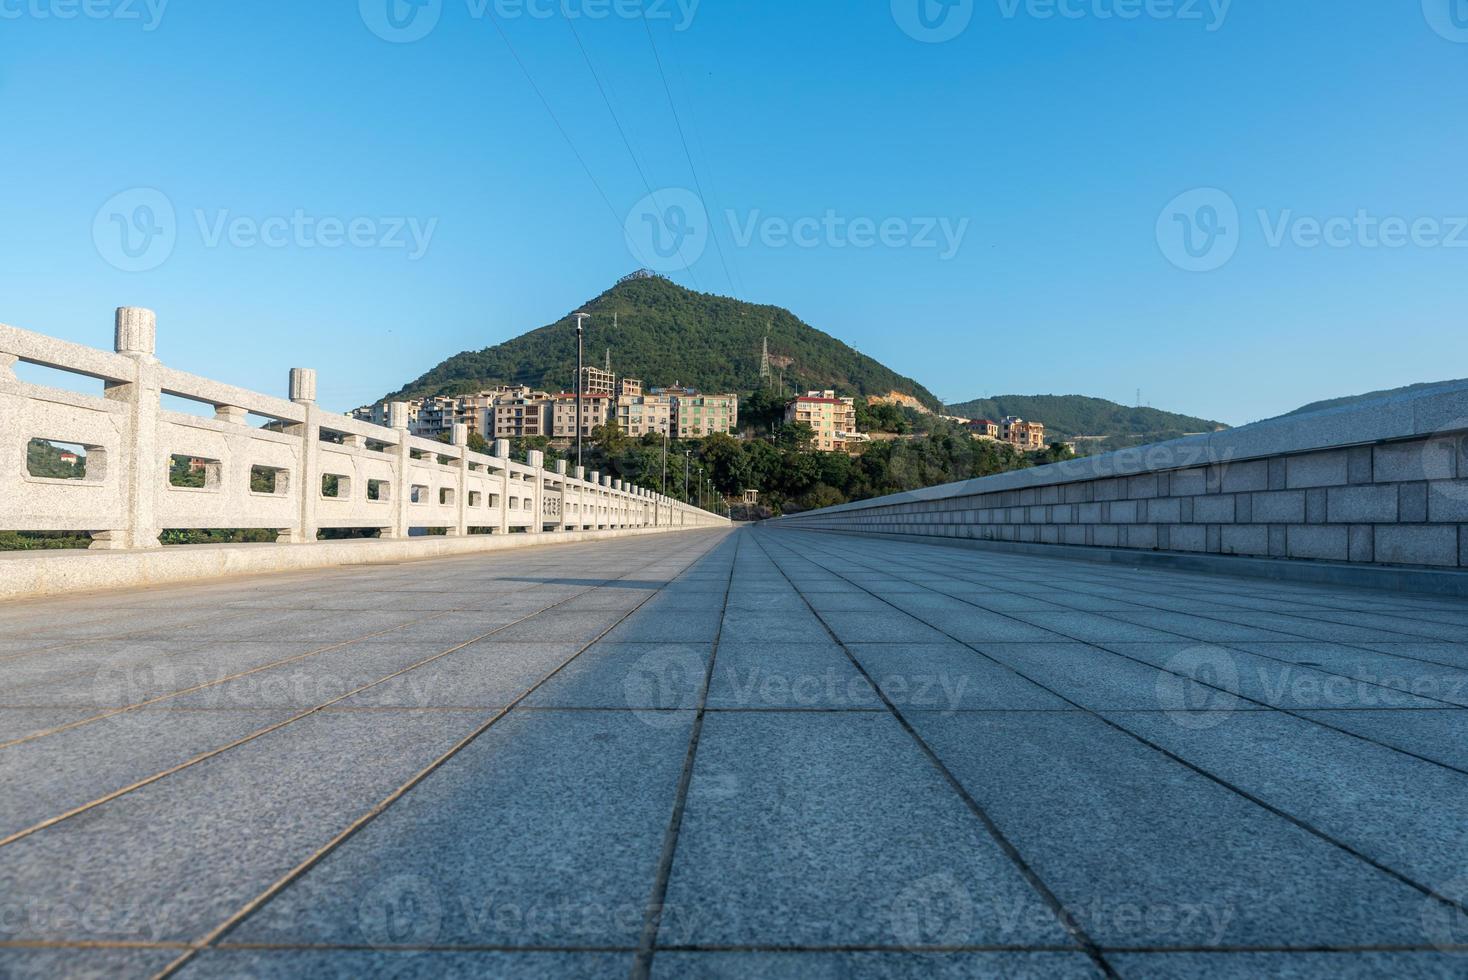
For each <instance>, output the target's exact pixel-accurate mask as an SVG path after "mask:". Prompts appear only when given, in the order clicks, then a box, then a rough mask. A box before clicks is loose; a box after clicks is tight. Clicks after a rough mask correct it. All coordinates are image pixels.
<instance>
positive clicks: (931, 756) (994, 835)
mask: <svg viewBox="0 0 1468 980" xmlns="http://www.w3.org/2000/svg"><path fill="white" fill-rule="evenodd" d="M750 533H752V534H754V535H755V543H756V545H757V546H758V547H759V549H760V551H761V552H763V553H764V555H765V557H766V558H767V559H768V560H769V561H770V562H771V563H772V564H773V565H774V566H775V568H776V570H778V571H779V572H780V574H781V575H783V576H785V580H786V581H787V582H788V583H789V584H790V588H791V589H793V590H794V591H795V593H796V594H797V595H799V596H801V598H802V599H804V600H805V604H806V608H807V609H808V610H809V611H810V613H811V615H813V616H815V618H816V619H817V620H818V621H819V622H820V624H821V626H822V628H823V629H825V631H826V632H827V633H828V634H829V635H830V637H831V640H832V642H834V643H835V644H836V645H837V646H839V647H840V648H841V651H842V652H843V653H845V654H846V658H847V659H848V660H849V661H851V665H852V666H853V667H854V668H855V669H856V671H857V672H858V673H860V674H861V676H862V677H863V678H864V679H865V680H866V682H867V683H868V684H870V685H871V687H872V690H874V691H875V692H876V694H877V697H878V699H880V700H881V702H882V703H883V705H884V706H885V707H886V708H887V711H888V712H889V713H890V714H891V716H892V717H893V718H894V719H895V720H896V722H897V724H898V725H899V726H901V727H902V729H903V730H904V731H906V732H907V734H908V736H909V737H910V738H911V739H912V740H913V742H914V743H915V744H916V745H917V747H918V749H919V750H920V751H921V752H922V753H923V754H924V755H925V756H926V757H927V759H928V762H929V763H930V764H931V765H932V766H933V768H934V769H935V770H936V771H937V772H938V774H939V776H940V777H941V778H942V779H943V780H944V781H945V782H946V783H947V784H948V787H949V788H950V789H951V790H952V791H953V792H954V793H955V795H957V797H958V798H959V800H961V801H962V802H963V804H964V806H965V807H967V809H968V810H969V812H970V813H971V814H973V815H974V816H975V817H976V818H977V819H978V821H979V823H980V824H981V825H982V826H983V828H984V831H985V832H986V833H987V834H988V835H989V838H990V839H991V840H992V841H993V842H994V843H995V844H996V845H997V846H998V847H999V849H1000V851H1002V852H1003V854H1004V856H1005V857H1006V858H1008V860H1009V861H1010V863H1011V864H1013V865H1014V867H1015V869H1016V870H1017V871H1018V873H1019V875H1020V877H1021V878H1023V879H1024V881H1025V883H1026V884H1028V885H1029V886H1030V888H1031V889H1033V890H1034V892H1035V893H1036V895H1038V896H1039V898H1040V900H1041V901H1042V902H1044V903H1045V904H1046V906H1048V907H1049V909H1050V912H1051V914H1052V915H1054V916H1055V918H1056V921H1057V922H1059V923H1060V925H1061V927H1062V928H1063V929H1064V930H1065V931H1066V932H1067V933H1068V934H1069V935H1070V937H1071V938H1072V939H1074V940H1075V941H1076V943H1077V947H1078V948H1077V949H1076V950H1075V952H1081V953H1084V954H1085V955H1086V956H1088V957H1089V958H1090V959H1091V961H1092V962H1093V963H1094V964H1095V965H1096V967H1097V968H1098V969H1099V970H1100V971H1101V973H1102V974H1103V975H1104V976H1107V977H1116V976H1118V974H1117V973H1116V971H1115V970H1114V969H1113V968H1112V966H1111V964H1110V963H1108V962H1107V961H1106V958H1105V957H1104V956H1103V955H1102V953H1101V951H1100V947H1099V946H1097V944H1096V942H1095V941H1094V940H1093V939H1092V938H1091V937H1090V936H1089V935H1088V934H1087V933H1086V931H1085V929H1084V928H1082V926H1081V924H1080V923H1079V922H1077V921H1076V920H1075V917H1074V916H1072V915H1071V914H1070V912H1069V911H1068V910H1067V909H1066V907H1065V904H1064V903H1063V902H1061V901H1060V897H1059V896H1058V895H1056V894H1055V892H1054V891H1052V890H1051V889H1050V886H1049V885H1047V884H1046V883H1045V882H1044V880H1043V879H1042V878H1041V877H1040V875H1039V873H1038V872H1037V871H1035V869H1034V868H1033V867H1031V866H1030V863H1029V862H1028V861H1027V860H1025V858H1024V855H1022V854H1021V853H1020V851H1019V848H1018V847H1016V846H1015V844H1014V842H1013V841H1011V840H1010V839H1009V837H1008V835H1006V834H1005V833H1004V831H1003V829H1002V828H1001V827H1000V826H999V824H998V822H997V821H995V820H994V818H993V817H991V816H990V815H989V813H988V811H986V810H985V809H984V808H983V806H982V805H980V803H979V801H978V800H977V799H975V798H974V796H973V794H971V793H970V792H969V791H968V790H967V789H966V788H965V787H964V785H963V784H962V782H960V781H959V779H958V777H956V776H955V775H954V774H953V772H952V770H950V769H949V768H948V766H947V764H946V763H944V762H943V760H942V759H941V758H940V757H939V756H938V753H937V752H935V751H934V750H933V747H932V746H931V745H929V744H928V742H927V740H926V739H924V738H923V737H922V735H920V734H919V733H918V731H917V729H916V728H914V727H913V725H912V723H911V722H910V721H908V719H907V718H906V717H905V716H904V715H903V713H902V712H901V710H899V709H898V707H897V705H896V704H894V703H893V702H892V700H891V699H890V698H889V697H888V696H887V694H886V692H884V691H883V690H882V689H881V688H880V687H879V686H878V685H877V683H876V681H875V680H874V679H873V678H872V676H871V674H870V673H869V672H868V671H867V669H866V667H865V666H864V665H863V664H862V662H861V661H860V660H859V659H857V657H856V655H855V654H854V653H852V651H851V648H850V647H848V646H847V645H846V643H845V642H844V641H843V640H842V639H841V638H840V637H839V636H838V635H837V634H836V631H835V630H833V629H832V628H831V624H830V623H829V622H828V621H827V620H826V618H825V617H824V616H823V615H822V614H821V612H820V611H819V610H817V609H816V608H815V606H813V605H812V604H811V603H810V600H809V599H808V598H806V596H805V593H803V592H802V591H801V590H800V588H799V586H797V585H796V584H795V582H794V580H792V579H791V578H790V576H789V575H788V574H786V572H785V569H784V566H782V565H781V564H780V562H779V561H778V560H777V559H776V558H775V557H774V556H773V555H771V554H770V552H769V550H768V549H767V548H766V547H765V544H764V541H763V540H761V538H762V535H760V534H759V532H754V531H751V532H750ZM894 608H895V607H894Z"/></svg>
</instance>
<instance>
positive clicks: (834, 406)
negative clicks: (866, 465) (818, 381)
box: [785, 391, 860, 453]
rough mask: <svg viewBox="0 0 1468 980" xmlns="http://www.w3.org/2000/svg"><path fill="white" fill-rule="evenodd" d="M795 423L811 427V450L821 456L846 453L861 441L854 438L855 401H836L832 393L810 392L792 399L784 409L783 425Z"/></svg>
mask: <svg viewBox="0 0 1468 980" xmlns="http://www.w3.org/2000/svg"><path fill="white" fill-rule="evenodd" d="M796 422H804V423H805V424H806V425H808V426H810V427H811V431H812V432H813V433H814V438H813V439H812V440H811V448H813V449H818V450H820V451H821V452H837V453H839V452H845V451H846V448H847V446H848V445H850V444H852V443H854V442H857V441H860V440H858V439H856V438H855V436H856V435H857V431H856V399H854V398H837V397H836V392H834V391H811V392H807V393H806V394H804V395H798V396H796V397H795V398H793V399H791V400H790V402H789V403H788V404H787V405H786V406H785V423H786V424H787V425H790V424H794V423H796Z"/></svg>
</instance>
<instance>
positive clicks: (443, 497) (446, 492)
mask: <svg viewBox="0 0 1468 980" xmlns="http://www.w3.org/2000/svg"><path fill="white" fill-rule="evenodd" d="M438 503H439V505H440V506H442V507H452V506H453V504H454V491H453V490H451V489H449V488H448V487H439V488H438Z"/></svg>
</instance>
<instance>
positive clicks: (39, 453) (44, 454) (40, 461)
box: [25, 439, 107, 483]
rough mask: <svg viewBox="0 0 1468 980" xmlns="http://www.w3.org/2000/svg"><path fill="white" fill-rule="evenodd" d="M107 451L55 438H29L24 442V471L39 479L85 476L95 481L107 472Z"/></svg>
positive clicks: (84, 478) (86, 478)
mask: <svg viewBox="0 0 1468 980" xmlns="http://www.w3.org/2000/svg"><path fill="white" fill-rule="evenodd" d="M106 459H107V454H106V453H105V452H103V451H102V448H101V447H100V446H86V445H82V444H81V443H76V442H58V441H56V440H55V439H32V440H31V441H30V442H29V443H27V445H26V452H25V465H26V472H27V473H29V474H30V475H31V476H33V477H36V478H38V479H42V480H85V481H87V482H91V483H95V482H97V481H98V480H101V479H102V477H103V476H105V475H106V473H107V466H106Z"/></svg>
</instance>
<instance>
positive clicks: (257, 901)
mask: <svg viewBox="0 0 1468 980" xmlns="http://www.w3.org/2000/svg"><path fill="white" fill-rule="evenodd" d="M725 540H726V535H721V536H720V537H719V538H718V540H716V541H714V542H713V543H712V544H711V545H710V546H709V547H707V548H704V549H703V550H701V551H699V552H698V553H697V554H696V555H694V557H692V558H691V559H690V560H689V561H688V563H687V564H686V565H685V566H684V570H686V569H687V568H690V567H692V566H694V565H696V564H698V563H699V562H700V561H702V560H703V559H705V558H706V557H708V555H709V554H710V553H712V552H713V551H715V550H716V549H717V548H718V546H719V545H720V544H722V543H723V542H724V541H725ZM688 550H689V551H692V550H693V549H692V548H690V549H688ZM663 560H666V556H664V555H660V556H659V558H658V561H663ZM649 564H656V562H653V563H649ZM645 567H647V566H641V567H639V568H637V569H634V570H633V571H632V572H629V573H627V574H629V575H630V574H635V573H636V572H639V571H641V570H642V568H645ZM621 577H622V578H626V577H627V576H626V575H623V576H621ZM674 578H675V579H676V576H674ZM612 581H616V580H615V579H614V580H612ZM670 581H671V580H670ZM598 587H599V586H598ZM588 591H592V590H588ZM655 595H657V593H653V594H652V595H649V596H647V597H646V598H645V599H644V600H643V601H642V602H641V603H639V604H638V606H637V607H636V608H634V609H631V610H629V611H628V612H627V613H626V614H624V615H623V616H621V617H619V618H618V619H617V620H616V621H614V622H612V623H611V624H610V625H608V626H607V627H606V629H604V630H603V631H602V632H600V633H598V634H597V635H596V636H595V637H593V638H592V639H591V640H590V641H589V642H588V643H586V644H585V645H584V646H583V647H581V649H579V650H578V651H576V653H574V654H572V655H571V656H570V657H567V658H566V659H565V660H564V661H563V662H562V663H561V664H560V665H559V666H557V667H555V668H554V669H553V670H551V671H550V672H549V673H547V674H546V675H545V676H544V677H542V678H541V679H540V680H538V681H536V682H535V683H534V684H532V685H531V686H530V687H528V688H527V689H526V690H525V691H524V692H523V693H522V694H521V695H520V697H519V698H517V699H516V700H515V702H514V703H512V704H511V705H509V706H508V707H506V708H504V709H501V710H498V711H496V712H495V713H494V714H493V715H492V716H491V717H490V718H488V719H487V720H485V721H484V723H483V724H481V725H479V726H478V727H476V728H475V729H474V730H473V731H471V732H469V733H468V734H467V735H465V736H464V737H463V738H462V739H460V740H459V741H458V742H457V743H455V744H454V745H453V746H451V747H450V748H449V749H448V751H446V752H444V753H443V754H442V755H440V756H439V757H438V758H436V759H435V760H433V761H432V762H430V763H429V764H428V765H427V766H426V767H424V768H423V769H422V770H420V771H419V772H418V773H416V774H415V775H413V776H412V777H411V778H409V779H408V780H407V781H406V782H405V783H403V784H402V785H400V786H399V787H398V788H397V789H395V790H393V791H392V792H391V793H389V794H388V795H387V796H386V797H384V798H383V799H382V800H381V801H379V802H378V803H377V804H376V805H375V806H373V807H372V808H370V809H369V810H368V811H367V812H365V813H363V814H362V815H361V816H359V817H357V819H356V820H354V821H352V822H351V823H350V824H348V825H347V826H346V827H345V828H344V829H343V830H342V831H341V832H339V833H338V834H337V835H336V836H335V837H333V838H332V839H331V840H329V841H328V842H327V843H326V844H324V845H323V846H322V847H320V848H319V849H317V850H316V851H315V852H313V853H312V854H310V855H308V856H307V857H306V859H305V860H303V861H301V862H300V863H299V864H297V865H296V866H295V867H294V868H292V869H291V870H290V871H288V872H287V873H286V874H285V875H283V876H282V877H281V878H279V879H277V880H276V881H275V882H274V883H273V884H271V885H270V886H269V887H267V888H266V889H265V890H264V891H263V892H261V893H260V894H259V895H257V896H255V897H254V898H253V899H251V900H250V901H248V902H246V903H245V904H244V905H243V906H242V907H241V908H239V909H238V910H236V911H235V912H234V913H233V914H231V915H230V916H229V917H227V918H226V919H225V920H224V921H223V922H221V923H220V924H219V925H218V926H216V927H215V928H214V929H212V930H210V931H209V932H208V933H206V934H204V935H203V936H201V937H200V938H199V939H197V940H195V941H194V942H192V943H190V944H188V947H187V948H186V950H185V952H184V953H183V954H182V955H180V956H179V957H177V958H176V959H174V960H173V961H172V962H170V963H168V964H167V965H166V966H164V967H163V969H162V970H160V971H159V972H158V973H157V974H156V975H155V978H154V980H167V978H168V977H171V976H173V975H174V974H176V973H177V972H178V971H179V970H180V969H182V968H183V967H184V966H186V965H187V964H188V963H189V962H190V961H191V960H193V959H194V957H195V956H197V955H198V954H199V952H201V951H202V950H204V949H207V948H209V947H211V946H213V945H215V944H216V943H218V942H219V941H220V940H221V939H223V938H224V937H225V936H227V935H228V934H229V933H230V932H231V931H233V930H234V929H235V928H236V927H238V926H239V925H241V924H242V923H243V922H245V921H246V920H247V919H248V918H249V917H250V916H251V915H253V914H254V913H255V912H257V911H259V910H260V909H261V908H263V907H264V906H265V905H266V904H267V903H269V902H270V901H271V900H272V899H274V898H275V897H276V896H277V895H279V894H280V893H281V892H283V891H284V890H285V889H286V888H288V887H289V886H290V885H291V884H293V883H294V882H296V881H297V880H299V879H300V878H301V876H302V875H304V874H305V873H306V872H307V871H310V870H311V869H312V868H314V867H315V866H316V865H318V864H320V863H321V861H323V860H325V859H326V857H327V856H328V855H330V854H331V853H332V852H334V851H335V850H336V849H337V848H339V847H340V846H341V845H342V844H344V843H346V842H347V841H348V840H350V839H351V838H352V837H354V836H355V835H356V834H357V833H358V832H359V831H361V830H362V829H363V828H364V827H366V826H367V825H368V824H370V823H371V822H372V821H373V820H375V819H376V818H377V817H378V816H380V815H381V814H383V813H384V812H386V811H387V810H388V809H389V808H390V807H391V806H392V805H393V804H394V803H396V802H397V801H398V800H400V799H402V798H403V797H404V796H406V795H407V794H408V793H410V792H411V791H412V790H413V789H414V788H415V787H417V786H418V785H419V784H420V783H422V782H423V780H425V779H427V778H428V777H429V776H431V775H432V774H433V773H435V772H437V771H438V770H439V769H440V768H442V767H443V766H444V764H446V763H447V762H448V761H449V760H450V759H452V758H454V756H456V755H458V754H459V753H460V752H461V751H463V750H464V749H465V748H467V747H468V746H469V745H471V744H472V743H473V742H474V741H475V740H476V739H478V738H479V736H481V735H483V734H484V733H485V732H487V731H489V729H490V728H491V727H493V726H494V725H495V723H496V722H498V721H499V720H500V719H502V718H504V717H506V716H507V715H509V714H510V712H511V711H513V710H514V708H515V705H516V704H518V703H519V702H520V701H523V700H524V699H525V698H528V697H529V696H530V695H531V694H533V693H535V691H536V690H538V689H539V688H540V687H541V686H542V685H544V684H545V683H546V682H547V681H549V680H550V679H551V678H553V677H555V676H556V675H557V674H559V673H560V672H561V671H562V670H563V669H565V667H566V666H567V665H568V664H570V663H571V662H572V661H574V660H575V659H576V658H577V657H579V656H581V654H583V653H585V652H586V651H587V650H589V649H590V648H591V647H592V646H594V645H595V644H596V642H597V641H598V640H600V639H601V638H602V637H604V636H606V635H607V634H608V633H610V632H611V631H612V630H614V629H616V628H617V627H618V626H620V625H621V624H622V623H623V622H625V621H626V620H627V619H629V618H631V616H632V615H633V614H634V613H636V612H637V610H638V609H641V608H642V606H643V605H645V604H646V603H647V602H650V601H651V600H652V598H653V597H654V596H655Z"/></svg>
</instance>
